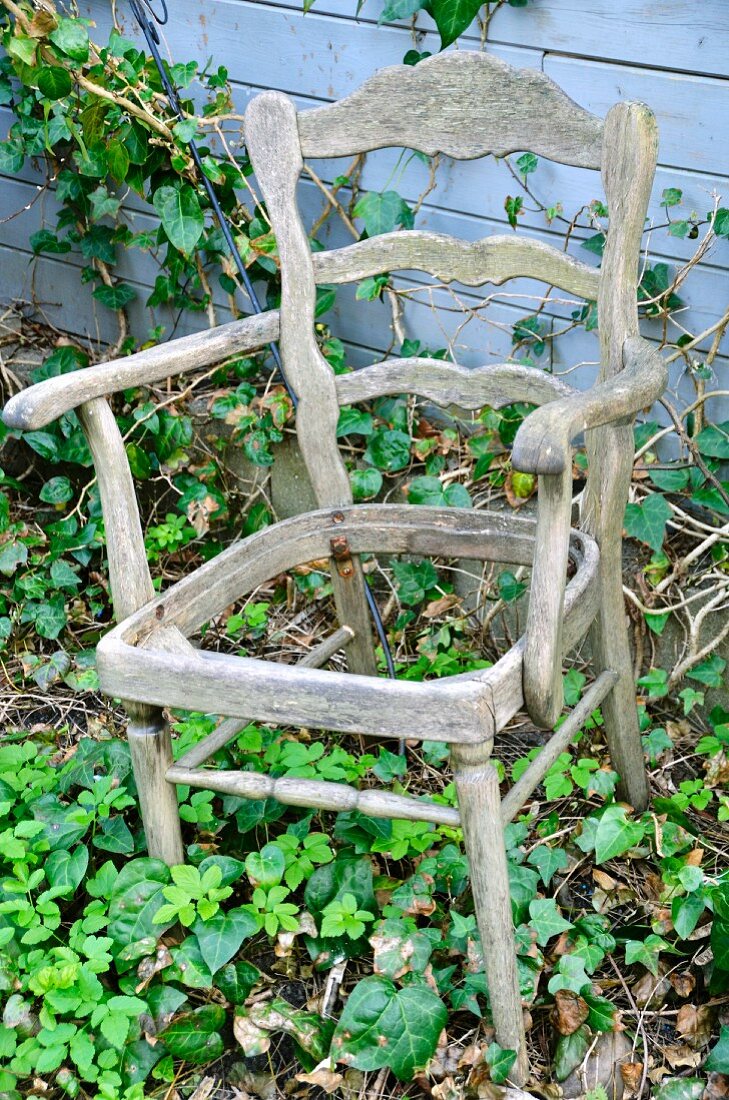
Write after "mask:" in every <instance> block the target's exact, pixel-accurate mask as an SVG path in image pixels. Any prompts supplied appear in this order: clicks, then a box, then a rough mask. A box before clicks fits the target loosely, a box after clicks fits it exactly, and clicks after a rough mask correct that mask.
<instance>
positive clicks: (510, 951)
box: [451, 744, 529, 1085]
mask: <svg viewBox="0 0 729 1100" xmlns="http://www.w3.org/2000/svg"><path fill="white" fill-rule="evenodd" d="M489 755H490V745H488V744H480V745H478V744H477V745H456V744H453V745H451V760H452V763H453V774H454V779H455V784H456V791H457V793H458V805H459V808H460V811H461V826H462V828H463V836H464V840H465V844H466V852H467V854H468V861H469V865H470V869H471V889H472V891H473V901H474V905H475V909H476V920H477V922H478V930H479V933H480V936H481V946H482V948H483V956H484V964H485V968H486V980H487V981H488V987H489V1001H490V1004H491V1015H492V1018H493V1022H494V1028H495V1030H496V1041H497V1043H498V1044H499V1045H500V1046H502V1047H504V1048H505V1049H506V1050H515V1051H516V1062H515V1063H514V1067H513V1069H512V1071H511V1073H510V1074H509V1079H510V1081H511V1082H512V1083H513V1084H515V1085H523V1084H524V1082H525V1081H526V1079H527V1077H528V1076H529V1063H528V1061H527V1053H526V1040H525V1035H524V1017H523V1013H522V1007H521V992H520V989H519V977H518V972H517V963H516V943H515V940H514V922H513V919H512V915H511V895H510V890H509V873H508V868H507V863H506V850H505V848H504V833H503V828H502V825H501V797H500V794H499V780H498V776H497V774H496V769H495V768H494V766H493V764H492V763H491V762H490V760H489Z"/></svg>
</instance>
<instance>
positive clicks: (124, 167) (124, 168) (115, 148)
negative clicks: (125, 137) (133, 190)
mask: <svg viewBox="0 0 729 1100" xmlns="http://www.w3.org/2000/svg"><path fill="white" fill-rule="evenodd" d="M107 160H108V162H109V172H110V173H111V175H112V176H113V177H114V179H115V180H116V181H117V183H122V182H123V181H124V180H125V179H126V176H127V172H128V170H129V153H128V152H127V150H126V148H125V146H124V145H123V144H122V142H121V141H119V139H118V138H115V139H114V141H110V142H109V148H108V149H107Z"/></svg>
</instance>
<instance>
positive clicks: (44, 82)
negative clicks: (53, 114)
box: [38, 65, 73, 99]
mask: <svg viewBox="0 0 729 1100" xmlns="http://www.w3.org/2000/svg"><path fill="white" fill-rule="evenodd" d="M72 87H73V81H72V80H71V74H70V73H69V71H68V69H63V68H61V66H60V65H50V66H48V68H45V69H41V71H40V72H39V73H38V88H39V90H40V91H41V92H42V94H43V95H44V96H45V97H46V99H63V97H64V96H65V95H68V93H69V92H70V91H71V88H72Z"/></svg>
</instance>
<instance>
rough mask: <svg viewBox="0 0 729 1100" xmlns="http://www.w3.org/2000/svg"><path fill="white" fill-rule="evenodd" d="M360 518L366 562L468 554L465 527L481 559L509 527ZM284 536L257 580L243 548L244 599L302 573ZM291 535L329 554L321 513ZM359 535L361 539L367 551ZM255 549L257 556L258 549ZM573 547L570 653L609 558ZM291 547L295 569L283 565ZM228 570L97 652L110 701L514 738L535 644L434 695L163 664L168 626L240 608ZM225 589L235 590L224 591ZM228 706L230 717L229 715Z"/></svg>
mask: <svg viewBox="0 0 729 1100" xmlns="http://www.w3.org/2000/svg"><path fill="white" fill-rule="evenodd" d="M363 511H365V512H367V511H369V512H370V515H372V516H374V515H376V514H377V513H378V512H379V513H380V514H387V513H388V512H389V513H390V514H391V516H392V522H391V523H390V524H389V525H386V524H382V523H381V524H380V526H378V527H375V525H374V524H373V523H372V522H370V523H369V524H367V525H364V524H362V525H360V524H358V522H357V519H358V518H359V519H360V520H361V519H362V516H361V515H360V513H361V512H363ZM349 513H350V522H351V524H352V526H351V530H352V532H353V535H352V542H353V551H355V552H356V551H362V552H365V551H368V550H372V551H378V550H380V551H381V550H382V548H383V544H384V545H385V547H389V548H394V549H396V550H398V549H399V550H400V552H411V551H412V548H413V546H415V547H417V546H418V545H419V543H418V541H417V540H415V539H414V538H413V533H415V534H425V535H429V536H431V537H433V536H436V537H437V541H436V542H435V543H433V544H431V545H430V546H428V544H427V542H426V543H425V547H424V548H425V549H426V550H429V551H430V552H435V553H437V552H438V549H439V548H440V547H442V546H443V545H447V546H451V547H452V546H453V544H456V545H457V544H458V539H457V538H455V537H454V526H453V521H454V520H455V521H460V522H461V523H462V524H463V525H464V526H465V528H466V531H467V535H468V538H469V540H470V543H467V544H466V553H467V554H471V555H473V556H481V555H483V553H484V548H483V546H482V545H480V544H481V543H482V539H481V538H479V537H478V532H479V524H480V527H481V531H485V532H486V533H487V534H488V531H489V526H490V524H491V523H494V524H495V525H498V522H499V520H498V517H495V516H484V515H483V514H482V515H480V516H479V514H478V513H473V512H470V511H466V510H460V511H459V510H456V509H453V510H449V509H437V508H435V509H429V508H417V507H412V506H407V505H405V506H389V507H388V506H386V505H375V506H370V507H369V509H367V508H364V507H360V508H351V509H350V510H349ZM446 516H447V517H448V518H449V520H450V527H451V530H450V534H449V535H448V538H447V540H444V530H443V526H444V525H443V523H442V522H440V523H437V522H434V518H437V519H439V520H441V521H442V520H443V519H444V518H445V517H446ZM402 517H406V518H405V519H403V518H402ZM518 518H519V519H520V525H521V526H522V528H523V529H524V528H528V529H531V530H533V529H534V524H533V521H530V520H525V519H521V518H520V517H518ZM317 520H318V522H317ZM408 520H409V522H408ZM501 521H502V522H503V517H501ZM283 526H284V525H283V524H281V525H277V527H275V528H267V529H265V530H264V531H261V532H258V533H257V534H256V535H254V536H251V538H250V539H248V540H247V541H246V543H245V544H244V547H245V549H247V550H248V555H247V558H246V559H245V564H247V565H248V566H249V567H251V566H253V565H255V566H256V569H255V570H253V569H252V568H250V570H246V568H245V565H244V564H243V563H242V561H241V560H240V558H241V550H242V549H243V548H239V561H238V563H237V569H236V581H237V584H236V591H237V593H238V595H240V594H242V592H243V591H245V590H250V588H253V587H255V586H256V585H257V584H258V583H260V582H261V579H263V578H265V575H266V574H267V573H268V575H270V574H271V572H273V573H274V574H275V573H277V572H279V571H281V569H286V568H291V566H292V564H293V563H294V561H295V559H296V557H297V556H298V555H295V551H294V550H292V544H293V545H294V547H295V546H296V542H297V540H296V539H294V538H292V537H289V538H286V539H284V540H282V541H281V542H279V544H278V546H279V549H278V551H277V552H278V553H279V554H280V555H281V556H280V557H278V559H277V560H276V561H275V563H274V562H273V561H272V560H271V559H272V556H273V553H274V552H276V551H275V546H276V543H275V541H274V540H275V539H276V536H278V535H279V534H280V533H281V532H280V529H281V528H282V527H283ZM286 527H287V528H288V530H289V532H293V531H295V529H296V528H297V527H298V528H300V529H301V530H303V531H305V532H306V531H308V532H309V534H308V539H307V541H306V543H305V545H306V548H307V551H308V552H309V553H311V552H312V551H313V552H314V556H316V551H317V548H321V547H322V546H326V545H328V537H327V536H328V531H327V529H326V527H324V526H323V525H322V523H321V513H313V514H309V515H307V516H297V517H295V518H294V519H292V520H288V521H287V522H286ZM312 529H313V532H314V533H312ZM335 529H336V530H342V531H344V532H345V533H346V532H347V531H348V529H349V525H348V524H347V517H346V515H345V518H344V521H343V523H340V524H337V525H336V527H335ZM355 532H356V533H357V534H358V536H359V537H358V539H357V540H355V537H354V533H355ZM506 541H507V539H506V536H504V538H503V539H502V540H501V551H502V553H503V554H505V555H506V556H507V557H508V558H509V559H510V560H512V561H513V560H514V559H515V558H518V557H520V556H521V557H523V558H526V559H528V558H529V546H528V542H529V540H525V539H524V538H523V536H522V537H521V540H520V537H519V536H516V538H515V542H518V541H522V542H523V543H524V545H522V546H521V548H520V552H519V553H518V554H515V553H513V552H510V551H507V549H506V546H505V543H506ZM251 543H253V544H255V545H254V546H253V547H251V545H250V544H251ZM572 543H573V545H572V548H571V554H572V556H573V559H574V560H575V564H576V565H577V572H576V574H575V576H574V577H573V578H572V579H571V580H570V582H569V584H568V586H567V590H566V593H565V610H564V633H563V645H564V647H565V649H566V648H567V647H570V646H572V645H574V644H575V643H576V641H578V640H579V638H580V637H582V636H583V635H584V633H585V631H586V630H587V628H588V626H589V624H590V622H591V619H592V618H593V617H594V614H595V611H596V602H595V593H594V584H593V580H594V577H595V576H596V573H597V566H598V554H597V548H596V546H595V544H594V543H593V542H592V541H591V540H590V539H587V538H584V537H583V536H581V535H580V534H579V533H578V532H574V533H573V536H572ZM299 545H301V542H300V541H299ZM286 547H288V557H284V556H283V552H284V548H286ZM403 547H404V548H405V549H403ZM451 552H452V550H451ZM224 553H229V552H224ZM221 559H224V554H221V555H219V556H218V557H217V558H215V559H214V560H213V562H211V563H209V565H210V566H215V567H217V568H213V569H210V568H208V567H202V568H201V569H200V570H197V571H196V572H195V573H194V574H192V575H190V576H189V577H188V578H186V579H185V580H184V581H182V582H180V583H179V584H178V585H175V586H174V587H173V588H172V589H170V591H169V592H168V593H165V594H164V595H163V596H161V597H157V599H155V600H154V601H152V602H151V603H149V604H147V605H145V607H144V608H142V609H141V610H140V611H138V612H137V613H136V614H135V615H133V616H131V617H130V618H129V619H127V620H126V621H125V622H124V623H123V624H121V625H120V626H119V627H116V628H115V629H114V630H112V631H110V633H108V634H107V635H106V637H105V638H103V639H102V641H101V642H100V643H99V646H98V649H97V667H98V671H99V677H100V680H101V684H102V687H103V689H104V691H106V692H107V693H108V694H110V695H118V696H122V697H125V696H126V695H129V694H130V693H131V697H132V698H137V699H140V700H141V701H143V702H147V703H153V704H154V703H157V704H160V703H161V702H162V701H164V702H165V703H166V704H167V705H169V706H184V707H186V708H188V709H190V708H192V709H195V710H202V711H212V712H214V713H223V714H225V715H227V716H230V717H238V716H240V717H246V718H255V719H258V720H260V721H267V722H274V723H280V724H297V725H302V724H303V725H307V726H311V727H314V728H324V729H331V730H334V731H339V732H351V733H362V734H364V735H365V736H390V737H399V736H403V735H404V736H407V737H415V738H418V739H427V740H436V741H464V742H466V741H468V742H480V741H484V740H487V739H490V738H491V737H492V736H493V733H494V731H495V730H498V729H500V728H502V727H503V725H504V724H505V723H506V722H507V721H508V720H509V719H510V718H511V717H513V715H514V714H515V713H516V712H517V711H518V709H519V707H520V706H521V705H522V703H523V688H522V663H523V649H524V641H523V639H521V640H520V642H518V643H517V644H516V645H515V646H513V647H512V648H511V649H510V650H509V651H508V653H507V654H505V655H504V657H502V658H501V660H500V661H498V662H497V663H496V664H495V665H493V666H492V667H491V668H489V669H485V670H478V671H476V672H473V673H468V674H463V675H459V676H453V677H445V678H443V679H441V680H439V681H427V682H424V683H414V682H408V681H399V680H384V679H377V678H372V677H367V676H364V677H363V676H356V675H352V674H345V673H339V672H322V671H320V670H318V669H301V668H299V667H297V666H290V665H289V666H281V665H278V664H276V663H272V662H268V661H262V660H255V659H252V658H240V657H230V656H227V655H225V654H206V653H204V652H198V653H196V654H195V656H194V657H189V656H187V655H185V654H169V653H163V652H160V653H157V652H155V651H154V650H153V649H150V648H148V647H147V648H144V649H140V648H139V641H140V639H143V638H148V637H149V635H150V634H152V633H153V631H154V627H155V625H156V624H158V623H159V622H165V623H167V624H171V625H174V626H176V627H177V628H178V629H182V630H183V633H187V632H189V631H192V630H194V629H196V627H197V626H199V625H200V623H201V622H203V621H206V620H208V619H209V618H211V617H212V616H213V615H215V614H216V613H217V612H218V611H219V610H221V609H222V608H224V607H226V606H228V605H229V604H230V603H231V602H232V599H233V598H235V597H233V590H231V588H230V587H229V585H228V584H227V580H228V579H229V572H230V571H229V570H228V569H226V566H227V565H229V561H225V560H221ZM216 574H218V575H219V578H218V577H216ZM246 574H248V575H246ZM218 579H220V581H221V582H222V581H226V583H224V584H222V583H221V584H218V583H217V581H218ZM152 642H153V639H150V641H149V643H148V644H150V645H151V644H152ZM130 643H131V644H130ZM221 699H222V700H224V705H221Z"/></svg>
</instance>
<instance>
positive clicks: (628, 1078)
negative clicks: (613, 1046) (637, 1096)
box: [620, 1062, 643, 1092]
mask: <svg viewBox="0 0 729 1100" xmlns="http://www.w3.org/2000/svg"><path fill="white" fill-rule="evenodd" d="M620 1076H621V1077H622V1078H623V1084H624V1085H625V1087H626V1089H628V1090H629V1091H630V1092H637V1091H638V1089H639V1088H640V1083H641V1081H642V1080H643V1063H642V1062H623V1064H622V1065H621V1067H620Z"/></svg>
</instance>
